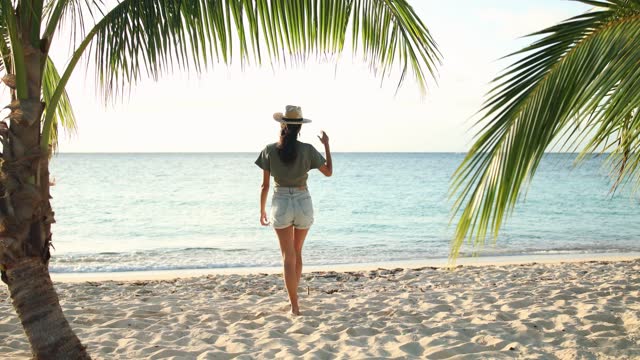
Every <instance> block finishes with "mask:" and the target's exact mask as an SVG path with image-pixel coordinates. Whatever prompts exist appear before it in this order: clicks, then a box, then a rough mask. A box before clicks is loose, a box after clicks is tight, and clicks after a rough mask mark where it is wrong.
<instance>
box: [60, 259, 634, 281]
mask: <svg viewBox="0 0 640 360" xmlns="http://www.w3.org/2000/svg"><path fill="white" fill-rule="evenodd" d="M636 259H640V252H629V253H592V254H545V255H505V256H487V257H482V256H478V257H467V258H460V259H458V260H457V261H456V266H504V265H524V264H534V263H535V264H560V263H576V262H589V261H607V262H610V261H632V260H636ZM447 266H448V259H446V258H439V259H424V260H397V261H385V262H379V263H355V264H337V265H309V266H305V267H304V273H305V274H308V273H312V272H328V271H334V272H353V271H371V270H377V269H398V268H402V269H416V268H423V267H435V268H444V267H447ZM280 272H282V268H281V267H279V266H278V267H232V268H213V269H179V270H148V271H121V272H86V273H51V279H52V280H53V281H54V282H61V283H77V282H85V281H109V280H114V281H115V280H117V281H141V280H172V279H180V278H194V277H200V276H206V275H255V274H279V273H280Z"/></svg>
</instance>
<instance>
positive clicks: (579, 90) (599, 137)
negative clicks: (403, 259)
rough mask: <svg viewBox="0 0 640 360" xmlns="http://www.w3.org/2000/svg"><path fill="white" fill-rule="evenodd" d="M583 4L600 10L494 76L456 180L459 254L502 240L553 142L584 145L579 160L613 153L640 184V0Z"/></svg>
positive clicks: (550, 34) (557, 30)
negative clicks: (466, 248)
mask: <svg viewBox="0 0 640 360" xmlns="http://www.w3.org/2000/svg"><path fill="white" fill-rule="evenodd" d="M578 1H580V2H582V3H585V4H587V5H591V6H594V7H595V8H594V9H592V10H591V11H589V12H587V13H584V14H582V15H578V16H575V17H572V18H570V19H567V20H565V21H563V22H562V23H560V24H558V25H555V26H552V27H549V28H547V29H544V30H542V31H539V32H537V33H534V34H532V35H534V36H538V37H539V38H538V40H537V41H535V42H533V43H532V44H531V45H529V46H527V47H525V48H524V49H522V50H520V51H518V52H516V53H514V54H512V55H516V56H517V57H518V59H517V60H516V61H515V62H514V63H513V64H512V65H510V66H509V67H508V68H507V69H506V70H505V71H504V72H503V73H502V74H501V75H500V76H499V77H497V78H496V79H494V80H493V84H494V86H495V87H493V89H492V90H491V91H490V92H489V94H488V99H487V100H486V102H485V104H484V106H483V108H482V109H481V111H480V114H481V117H480V120H479V122H478V124H479V125H480V126H481V127H480V132H479V135H478V136H477V138H476V141H475V143H474V144H473V146H472V147H471V150H470V151H469V153H468V154H467V156H466V157H465V159H464V160H463V162H462V164H461V165H460V166H459V167H458V169H457V170H456V172H455V174H454V176H453V180H452V184H451V190H450V191H451V193H450V194H451V196H453V197H455V198H456V201H455V203H454V206H453V213H454V217H458V216H459V220H458V224H457V227H456V231H455V236H454V239H453V241H452V246H451V251H450V260H455V259H456V257H457V256H458V255H459V251H460V247H461V246H462V244H463V243H464V242H465V241H468V242H470V243H472V244H473V245H474V247H476V248H477V246H479V245H482V244H484V242H485V241H486V239H487V237H488V235H491V236H492V237H493V239H494V241H495V239H496V238H497V236H498V231H499V229H500V227H501V225H502V223H503V222H504V220H505V218H506V217H507V215H508V214H509V213H510V212H511V211H512V210H513V208H514V207H515V204H516V201H517V199H518V198H519V196H520V193H521V192H523V190H525V189H526V186H527V185H528V184H529V183H530V181H531V178H532V177H533V175H534V174H535V171H536V169H537V167H538V165H539V164H540V160H541V159H542V157H543V155H544V152H545V150H547V149H549V148H550V147H554V146H555V147H556V149H561V150H570V151H576V150H579V149H581V153H580V155H579V157H578V161H579V160H581V159H583V158H584V156H585V155H587V154H591V153H594V152H595V153H598V152H602V153H604V152H607V153H610V155H609V156H608V158H607V159H608V163H609V164H610V165H611V166H612V167H613V174H614V177H615V179H614V180H615V181H614V189H615V187H616V186H618V185H619V184H621V183H628V184H635V186H634V188H635V190H637V189H638V187H639V186H640V171H638V170H639V168H638V165H639V164H640V151H639V150H640V148H639V146H640V136H639V135H640V0H601V1H591V0H578ZM476 126H477V125H476ZM523 186H524V188H523Z"/></svg>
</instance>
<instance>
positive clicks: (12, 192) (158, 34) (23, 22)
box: [0, 0, 440, 359]
mask: <svg viewBox="0 0 640 360" xmlns="http://www.w3.org/2000/svg"><path fill="white" fill-rule="evenodd" d="M0 13H1V14H0V53H1V57H0V66H1V67H0V70H3V71H4V72H5V73H6V74H5V75H4V77H3V78H2V81H3V82H4V83H5V84H6V85H7V86H8V87H9V88H10V94H11V103H10V104H9V105H8V108H9V109H10V114H9V116H8V119H9V124H7V123H6V122H0V140H1V141H2V165H1V174H2V176H1V177H0V270H2V280H3V281H4V282H5V283H6V284H7V285H8V287H9V292H10V294H11V298H12V300H13V305H14V308H15V309H16V312H17V313H18V316H19V317H20V320H21V322H22V325H23V327H24V330H25V332H26V334H27V337H28V339H29V342H30V344H31V348H32V351H33V354H34V357H35V358H47V359H49V358H52V359H55V358H65V359H74V358H88V357H89V356H88V355H87V353H86V351H85V348H84V347H83V345H82V344H81V343H80V341H79V340H78V338H77V337H76V335H75V334H74V333H73V331H72V330H71V328H70V326H69V324H68V322H67V321H66V319H65V318H64V315H63V313H62V310H61V308H60V305H59V302H58V297H57V294H56V293H55V290H54V288H53V286H52V283H51V279H50V277H49V273H48V260H49V257H50V252H49V248H50V246H51V242H52V237H51V224H52V223H53V222H54V213H53V211H52V209H51V205H50V202H49V199H50V193H49V187H50V183H49V158H50V155H51V152H52V149H53V148H54V147H55V145H56V139H57V132H58V131H57V129H58V125H60V126H65V127H67V128H73V127H74V124H75V119H74V117H73V112H72V110H71V106H70V103H69V99H68V98H67V95H66V92H65V85H66V84H67V81H68V80H69V78H70V76H71V74H72V73H73V72H74V70H75V69H76V66H77V64H78V63H79V61H80V60H81V59H83V58H84V59H87V60H88V61H89V62H92V63H93V64H95V69H96V79H97V80H98V83H99V85H100V88H101V90H102V92H103V94H104V95H105V98H107V99H109V98H113V97H114V96H119V95H121V94H122V93H123V92H124V91H125V90H127V89H128V88H129V87H130V86H131V85H132V84H134V83H136V81H137V80H139V79H140V78H141V77H142V76H143V75H146V76H150V77H151V78H154V79H156V78H158V77H159V76H161V75H163V74H165V73H167V72H169V71H172V70H173V69H174V67H176V68H180V69H194V70H195V71H202V70H203V69H205V68H206V66H207V65H208V64H212V63H214V62H224V63H230V62H231V61H232V59H233V57H236V58H237V59H238V60H240V61H241V62H242V63H243V64H246V63H249V61H250V60H253V62H254V63H258V64H259V63H261V62H262V60H263V58H265V59H268V60H269V61H270V62H271V63H283V62H284V63H285V64H287V63H288V62H303V61H304V60H305V59H307V57H309V56H318V57H320V56H325V55H335V54H339V53H341V52H342V51H343V48H344V45H345V42H346V40H347V39H348V38H351V39H352V40H353V41H352V42H353V45H352V49H353V51H354V52H357V53H359V54H361V55H363V56H364V58H365V59H366V61H368V63H369V64H370V65H371V66H372V68H374V69H376V70H379V71H380V72H381V73H382V74H385V73H386V74H388V73H389V71H390V70H391V69H392V66H393V65H395V64H398V65H399V66H400V71H401V76H400V81H399V84H398V86H399V85H400V83H401V82H402V80H403V79H404V78H405V75H406V74H407V73H409V72H411V73H413V75H414V76H415V79H416V80H417V82H418V83H419V84H420V85H421V86H422V87H423V89H424V85H425V81H426V78H427V77H428V76H432V75H433V74H434V72H435V70H434V69H435V66H436V65H437V63H439V58H440V55H439V53H438V51H437V48H436V45H435V43H434V41H433V40H432V38H431V36H430V34H429V31H428V30H427V28H426V27H425V25H424V24H423V23H422V21H421V20H420V19H419V18H418V16H417V15H416V14H415V12H414V11H413V9H412V7H411V6H410V5H409V4H408V3H407V2H406V1H405V0H322V1H318V0H297V1H293V0H291V1H288V0H269V1H267V0H226V1H219V0H218V1H215V0H122V1H119V2H117V3H116V4H114V6H112V7H110V8H108V7H107V6H105V5H104V4H103V2H102V1H101V0H57V1H52V0H51V1H46V2H45V1H44V0H30V1H26V0H0ZM88 18H90V19H89V20H90V21H88ZM62 24H67V25H66V26H70V28H71V33H72V44H73V45H74V48H75V50H74V51H73V53H72V56H71V58H70V60H69V62H68V64H67V65H66V67H65V69H64V71H63V72H62V75H61V76H60V75H59V74H60V73H59V72H58V71H57V69H56V66H55V65H54V64H53V62H52V61H51V59H50V58H49V49H50V48H51V45H52V44H54V43H56V41H55V40H56V39H55V38H54V35H56V32H58V31H59V29H60V28H61V27H62ZM349 28H350V32H349V31H348V29H349ZM73 39H77V42H73ZM61 45H64V46H68V44H67V43H64V44H61ZM75 45H77V46H75Z"/></svg>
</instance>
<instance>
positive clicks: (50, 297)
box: [6, 258, 90, 359]
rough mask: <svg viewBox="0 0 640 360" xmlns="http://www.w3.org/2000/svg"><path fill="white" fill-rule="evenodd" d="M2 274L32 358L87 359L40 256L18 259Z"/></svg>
mask: <svg viewBox="0 0 640 360" xmlns="http://www.w3.org/2000/svg"><path fill="white" fill-rule="evenodd" d="M6 275H7V280H8V283H9V292H10V293H11V299H12V301H13V306H14V308H15V309H16V312H17V313H18V316H19V317H20V321H21V322H22V326H23V327H24V331H25V333H26V334H27V337H28V338H29V343H31V350H32V352H33V356H34V358H35V359H90V357H89V356H88V355H87V352H86V350H85V347H84V346H83V345H82V344H81V343H80V340H78V337H77V336H76V335H75V334H74V332H73V331H72V330H71V327H70V326H69V323H68V322H67V319H65V317H64V315H63V314H62V309H61V308H60V303H59V301H58V295H57V294H56V292H55V290H54V288H53V283H52V282H51V278H50V277H49V271H48V270H47V266H46V265H45V264H43V262H42V259H41V258H25V259H22V260H20V261H19V262H18V263H16V264H14V266H13V267H12V268H11V269H8V270H7V272H6Z"/></svg>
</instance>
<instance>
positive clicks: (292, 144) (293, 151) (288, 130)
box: [277, 123, 302, 164]
mask: <svg viewBox="0 0 640 360" xmlns="http://www.w3.org/2000/svg"><path fill="white" fill-rule="evenodd" d="M301 127H302V125H297V124H285V123H282V125H281V128H280V140H278V146H277V149H278V156H279V157H280V160H282V162H283V163H285V164H291V163H292V162H293V161H294V160H295V159H296V156H298V152H297V147H296V142H298V134H299V133H300V128H301Z"/></svg>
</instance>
